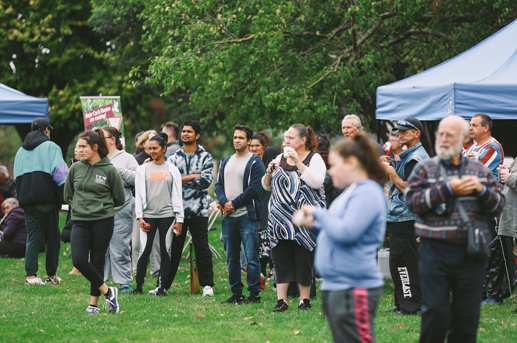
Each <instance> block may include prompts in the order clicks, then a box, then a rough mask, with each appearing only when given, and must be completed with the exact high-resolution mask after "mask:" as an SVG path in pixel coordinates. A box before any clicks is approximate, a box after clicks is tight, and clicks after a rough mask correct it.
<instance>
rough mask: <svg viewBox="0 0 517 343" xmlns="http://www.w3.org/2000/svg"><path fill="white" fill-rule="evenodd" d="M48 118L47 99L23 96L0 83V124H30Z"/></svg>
mask: <svg viewBox="0 0 517 343" xmlns="http://www.w3.org/2000/svg"><path fill="white" fill-rule="evenodd" d="M38 117H45V118H47V119H49V116H48V99H42V98H36V97H34V96H30V95H26V94H23V93H22V92H19V91H17V90H16V89H12V88H10V87H7V86H6V85H3V84H1V83H0V124H31V123H32V121H33V120H34V119H36V118H38Z"/></svg>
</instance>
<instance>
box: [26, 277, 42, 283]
mask: <svg viewBox="0 0 517 343" xmlns="http://www.w3.org/2000/svg"><path fill="white" fill-rule="evenodd" d="M25 284H26V285H44V284H45V283H44V282H43V281H41V279H40V278H39V277H35V278H34V279H25Z"/></svg>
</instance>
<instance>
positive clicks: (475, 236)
mask: <svg viewBox="0 0 517 343" xmlns="http://www.w3.org/2000/svg"><path fill="white" fill-rule="evenodd" d="M438 163H439V166H438V170H439V174H440V175H441V176H442V177H443V180H444V181H446V182H447V181H448V180H449V178H448V177H447V172H446V171H445V170H444V168H443V165H442V163H441V161H439V162H438ZM462 174H463V165H462V166H461V170H460V175H459V177H460V178H461V175H462ZM454 203H455V205H456V207H457V208H458V211H459V212H460V216H461V220H462V222H463V225H462V227H461V230H459V231H460V232H464V231H465V230H467V241H468V243H467V254H468V255H469V256H470V257H472V258H473V259H475V260H478V261H484V260H486V259H488V257H489V256H490V241H491V234H490V228H489V227H488V224H487V223H486V222H484V221H483V219H482V218H469V217H468V216H467V212H466V211H465V208H464V207H463V205H462V204H461V202H460V200H459V199H458V198H456V199H455V201H454Z"/></svg>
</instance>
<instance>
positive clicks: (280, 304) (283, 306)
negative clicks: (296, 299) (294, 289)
mask: <svg viewBox="0 0 517 343" xmlns="http://www.w3.org/2000/svg"><path fill="white" fill-rule="evenodd" d="M288 309H289V306H288V305H287V301H285V300H284V299H280V300H278V301H277V302H276V307H275V309H274V310H273V312H285V311H287V310H288Z"/></svg>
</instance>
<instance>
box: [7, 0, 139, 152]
mask: <svg viewBox="0 0 517 343" xmlns="http://www.w3.org/2000/svg"><path fill="white" fill-rule="evenodd" d="M91 14H92V4H91V3H90V1H89V0H78V1H72V2H70V1H63V0H58V1H52V2H48V1H47V2H46V1H41V0H30V1H20V0H2V1H0V37H2V39H0V82H1V83H4V84H6V85H8V86H9V87H13V88H15V89H18V90H20V91H22V92H24V93H27V94H30V95H33V96H40V97H47V98H48V99H49V111H50V121H51V123H52V125H53V126H54V128H55V129H56V131H55V132H54V133H53V135H52V139H53V140H55V141H56V142H57V143H58V144H59V145H60V146H61V147H62V149H63V150H64V151H65V149H66V147H67V146H68V144H69V142H70V141H71V140H72V139H73V137H74V136H75V135H76V134H77V133H78V132H80V131H82V130H84V125H83V118H82V111H81V103H80V101H79V96H82V95H99V93H102V94H103V95H120V96H121V97H122V99H123V100H122V106H123V113H124V115H126V114H127V117H128V119H129V120H126V121H125V122H126V124H128V125H131V123H132V120H131V119H133V122H134V121H135V117H139V118H138V120H140V117H143V118H142V119H143V120H145V116H142V114H145V112H146V111H147V110H148V106H144V104H145V103H146V102H148V101H144V99H145V97H146V96H147V99H148V97H149V96H148V93H149V92H146V91H145V90H144V91H142V90H140V89H139V87H138V86H135V85H133V84H132V83H129V80H130V79H129V76H128V73H129V70H130V69H131V65H130V64H127V62H128V61H131V62H132V60H131V59H130V58H128V57H126V56H128V55H131V54H134V51H133V50H132V45H131V42H128V43H127V44H126V45H121V46H116V45H115V44H114V43H113V42H111V41H110V39H111V38H116V36H115V33H116V32H112V31H108V30H106V31H104V32H103V35H101V34H99V33H96V32H94V31H93V28H92V26H91V25H90V24H89V22H88V19H89V18H90V16H91ZM131 24H132V23H131V22H129V21H128V22H127V25H131ZM141 50H142V49H140V48H138V54H134V55H133V57H134V58H135V59H137V60H138V59H141V58H142V57H141ZM122 57H125V60H123V59H122ZM121 61H123V62H124V63H122V62H121ZM144 62H145V58H144ZM11 66H13V67H14V69H15V70H12V68H11ZM140 88H142V87H140ZM144 88H147V87H144Z"/></svg>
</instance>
